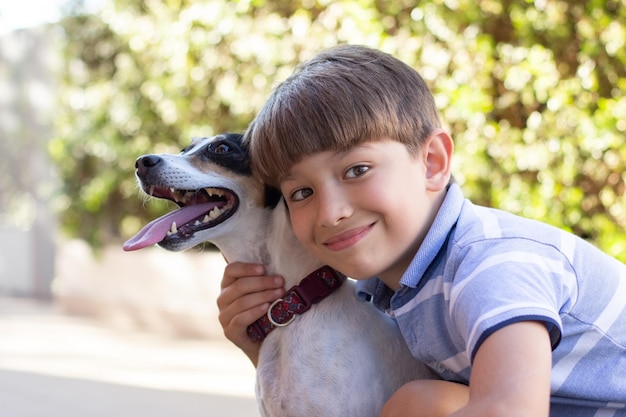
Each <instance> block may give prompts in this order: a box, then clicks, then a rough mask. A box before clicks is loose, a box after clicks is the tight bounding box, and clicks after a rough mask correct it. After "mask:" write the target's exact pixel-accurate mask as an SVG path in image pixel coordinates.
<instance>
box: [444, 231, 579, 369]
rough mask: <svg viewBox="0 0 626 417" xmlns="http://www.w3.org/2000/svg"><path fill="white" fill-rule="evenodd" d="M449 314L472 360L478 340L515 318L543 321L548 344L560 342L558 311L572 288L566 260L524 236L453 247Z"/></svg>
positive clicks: (518, 320)
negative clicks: (454, 253)
mask: <svg viewBox="0 0 626 417" xmlns="http://www.w3.org/2000/svg"><path fill="white" fill-rule="evenodd" d="M455 250H458V251H459V253H458V256H455V257H454V259H456V260H457V261H456V264H455V265H454V266H453V268H452V272H451V276H450V277H448V278H449V280H450V281H451V282H452V288H451V291H450V304H449V306H450V315H451V317H452V320H453V323H454V324H455V326H456V327H457V329H458V331H459V333H460V335H461V336H462V337H464V339H465V341H466V346H467V352H468V353H469V354H470V359H471V360H472V361H473V360H474V357H475V355H476V352H477V351H478V348H479V347H480V345H481V344H482V342H484V341H485V339H487V337H489V336H490V335H491V334H493V333H494V332H495V331H497V330H499V329H501V328H502V327H504V326H507V325H510V324H513V323H516V322H520V321H540V322H543V323H545V325H546V329H547V330H548V332H549V335H550V341H551V343H552V349H554V348H556V347H557V346H558V344H559V341H560V338H561V333H562V324H561V319H560V315H559V312H560V311H561V310H562V309H563V308H567V306H568V304H569V303H570V301H571V300H572V293H573V292H575V288H576V276H575V274H574V272H573V271H572V268H571V265H570V264H569V262H568V261H567V260H566V259H565V258H564V257H563V256H562V255H561V253H560V252H559V251H558V250H556V248H554V247H551V246H550V245H545V244H542V243H538V242H534V241H531V240H527V239H519V238H511V239H502V240H500V241H498V242H497V244H494V241H493V240H485V241H480V242H475V243H472V244H471V245H469V246H467V247H464V248H455Z"/></svg>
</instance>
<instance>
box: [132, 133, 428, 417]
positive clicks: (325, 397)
mask: <svg viewBox="0 0 626 417" xmlns="http://www.w3.org/2000/svg"><path fill="white" fill-rule="evenodd" d="M137 176H138V178H139V181H140V183H141V185H142V188H143V190H144V191H146V192H147V193H148V194H151V195H154V196H155V197H160V198H168V199H170V200H178V203H179V205H181V206H182V207H183V208H182V209H181V210H179V211H178V212H177V213H176V214H172V213H170V214H169V215H166V216H164V217H162V218H161V219H157V220H155V221H154V222H152V223H151V224H150V225H148V226H146V227H145V228H144V229H143V230H142V231H141V232H140V233H139V234H137V235H136V236H135V237H134V238H132V239H131V240H129V241H128V242H127V244H126V245H125V249H126V250H135V249H140V248H142V247H145V246H149V245H152V244H154V243H158V244H159V245H160V246H162V247H164V248H166V249H168V250H183V249H187V248H189V247H192V246H194V245H196V244H198V243H201V242H204V241H210V242H212V243H213V244H215V245H216V246H217V247H218V248H219V249H220V251H221V252H222V253H223V255H224V256H225V258H226V259H227V261H229V262H233V261H241V262H253V263H263V264H264V265H265V266H266V269H267V271H268V272H269V273H276V274H280V275H282V276H283V277H284V278H285V281H286V287H287V288H290V287H292V286H294V285H296V284H298V282H299V281H300V280H301V279H302V278H304V277H305V276H307V275H308V274H309V273H310V272H311V271H314V270H316V269H317V268H319V267H320V266H322V265H321V264H320V262H319V261H318V260H316V259H314V258H313V257H312V256H311V255H310V254H309V253H308V252H307V250H306V249H305V248H304V247H303V246H301V245H300V243H299V242H298V241H297V239H296V237H295V236H294V234H293V231H292V230H291V226H290V223H289V216H288V212H287V209H286V206H285V204H284V202H282V201H280V202H279V201H278V199H279V198H280V197H279V195H278V194H276V193H274V194H272V193H268V190H267V189H266V187H265V186H263V184H261V183H260V182H259V181H258V180H256V179H254V178H253V177H252V175H251V171H250V162H249V159H248V154H247V150H246V149H245V148H244V147H243V145H242V143H241V136H240V135H233V134H224V135H218V136H215V137H212V138H208V139H203V140H202V141H200V142H195V143H193V144H192V146H190V147H189V148H188V149H186V150H184V151H183V152H182V153H181V154H180V155H146V156H143V157H141V158H139V159H138V160H137ZM210 194H218V195H221V196H222V197H220V200H219V202H218V201H217V200H215V202H211V201H213V198H212V197H211V196H210ZM268 199H269V200H273V201H268ZM216 207H217V211H216V212H214V213H213V214H207V217H203V216H204V213H205V212H208V211H210V210H214V209H215V208H216ZM183 212H186V213H183ZM196 219H197V220H196ZM175 221H179V222H181V221H182V222H184V223H186V224H185V225H183V224H180V223H178V224H177V225H176V226H175V227H173V228H171V227H168V226H169V225H170V224H171V223H172V222H175ZM188 222H190V224H189V225H187V223H188ZM191 224H193V225H191ZM168 228H169V229H170V232H164V230H165V229H168ZM172 232H173V233H172ZM433 377H434V375H433V374H432V373H431V372H430V371H429V370H428V368H426V366H425V365H423V364H421V363H420V362H418V361H417V360H416V359H414V358H413V357H412V356H411V354H410V352H409V351H408V348H407V346H406V344H405V343H404V341H403V340H402V338H401V336H400V333H399V331H398V329H397V326H396V324H395V323H394V322H393V320H392V319H390V318H388V317H386V316H385V315H384V314H382V313H381V312H379V311H378V310H376V309H375V308H373V307H372V306H371V305H368V303H365V302H361V301H359V300H357V298H356V297H355V294H354V283H353V282H352V281H350V280H348V281H346V282H345V283H344V284H343V285H342V286H341V287H340V288H339V289H338V290H336V291H335V292H334V293H332V294H331V295H330V296H328V297H327V298H325V299H324V300H322V301H321V302H320V303H319V304H316V305H315V306H313V307H312V308H311V309H310V310H309V311H307V312H306V313H304V314H302V315H299V316H297V318H296V320H294V321H293V323H291V324H289V325H288V326H286V327H283V328H280V329H277V330H275V331H273V332H271V333H270V334H269V335H268V336H267V337H266V338H265V340H264V341H263V342H262V345H261V350H260V356H259V362H258V368H257V399H258V402H259V407H260V409H261V412H262V415H263V416H265V417H278V416H281V417H284V416H289V417H311V416H324V417H333V416H337V417H346V416H359V417H368V416H372V417H374V416H378V415H379V414H380V410H381V408H382V406H383V404H384V403H385V402H386V400H387V399H388V398H389V397H390V396H391V394H393V393H394V392H395V391H396V390H397V389H398V388H399V387H400V386H401V385H403V384H404V383H406V382H408V381H410V380H415V379H423V378H433Z"/></svg>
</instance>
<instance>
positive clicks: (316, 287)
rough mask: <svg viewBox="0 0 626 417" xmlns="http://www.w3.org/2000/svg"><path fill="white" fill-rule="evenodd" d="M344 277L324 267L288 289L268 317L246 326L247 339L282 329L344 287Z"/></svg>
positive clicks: (270, 310)
mask: <svg viewBox="0 0 626 417" xmlns="http://www.w3.org/2000/svg"><path fill="white" fill-rule="evenodd" d="M345 280H346V277H345V276H343V275H341V274H340V273H338V272H337V271H335V270H334V269H332V268H331V267H329V266H323V267H321V268H320V269H318V270H316V271H313V272H312V273H311V274H309V275H307V276H306V277H305V278H304V279H302V281H300V283H299V284H298V285H294V286H293V287H291V288H290V289H289V290H288V291H287V294H286V295H285V296H284V297H283V298H279V299H278V300H276V301H274V302H273V303H272V305H270V308H269V309H268V310H267V314H265V315H264V316H263V317H261V318H260V319H258V320H257V321H255V322H254V323H252V324H251V325H250V326H248V330H247V331H248V336H249V337H250V339H252V340H253V341H255V342H262V341H263V339H265V337H266V336H267V335H268V334H269V333H270V332H271V331H272V330H274V329H275V328H276V327H284V326H287V325H288V324H290V323H291V322H292V321H294V319H295V318H296V314H302V313H304V312H305V311H307V310H308V309H310V308H311V306H312V305H313V304H315V303H319V302H320V301H322V300H323V299H324V298H326V297H328V296H329V295H330V294H332V293H333V291H335V290H336V289H337V288H339V287H340V286H341V284H343V282H344V281H345Z"/></svg>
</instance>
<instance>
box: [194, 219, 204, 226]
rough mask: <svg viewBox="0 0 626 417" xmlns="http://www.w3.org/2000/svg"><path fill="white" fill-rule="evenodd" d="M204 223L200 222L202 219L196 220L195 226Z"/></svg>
mask: <svg viewBox="0 0 626 417" xmlns="http://www.w3.org/2000/svg"><path fill="white" fill-rule="evenodd" d="M201 224H202V223H200V220H196V222H195V223H194V224H193V225H194V226H200V225H201Z"/></svg>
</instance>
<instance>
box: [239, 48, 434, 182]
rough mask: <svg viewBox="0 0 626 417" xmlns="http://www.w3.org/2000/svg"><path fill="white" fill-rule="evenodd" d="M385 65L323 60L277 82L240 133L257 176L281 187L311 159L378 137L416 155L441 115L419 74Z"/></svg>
mask: <svg viewBox="0 0 626 417" xmlns="http://www.w3.org/2000/svg"><path fill="white" fill-rule="evenodd" d="M361 58H362V57H361ZM386 59H387V58H386V56H384V57H382V58H381V57H380V56H376V57H373V58H372V59H368V60H366V61H364V60H363V59H361V60H360V61H358V62H356V61H355V60H354V59H351V57H347V58H345V57H344V59H338V58H337V57H334V56H331V57H329V56H325V55H324V54H321V55H320V56H319V57H318V58H317V59H314V60H312V61H311V62H309V63H307V64H305V65H304V66H303V67H301V68H299V71H298V70H297V71H296V72H295V73H294V74H293V75H292V76H291V77H289V78H288V79H287V80H285V81H284V82H283V83H281V84H280V85H279V86H278V87H277V88H276V89H275V90H274V91H273V92H272V94H271V96H270V98H269V99H268V101H267V102H266V103H265V105H264V106H263V108H262V109H261V111H260V112H259V114H258V115H257V117H256V119H255V120H254V121H253V122H252V124H251V125H250V127H249V129H248V131H247V132H246V134H245V138H244V140H245V142H246V143H247V144H249V146H250V153H251V157H252V167H253V170H254V172H255V174H256V175H259V177H260V178H261V179H262V180H263V181H264V182H265V183H267V184H269V185H272V186H278V185H279V183H280V181H281V179H282V178H284V177H285V176H286V175H287V174H288V173H289V171H290V170H291V167H292V166H293V165H294V164H295V163H298V162H300V161H301V160H302V159H303V158H305V157H307V156H309V155H312V154H315V153H319V152H323V151H345V150H348V149H351V148H353V147H355V146H358V145H360V144H362V143H365V142H371V141H379V140H382V139H392V140H396V141H399V142H401V143H403V144H405V145H406V146H407V148H408V149H409V152H411V153H416V152H417V151H418V150H419V147H420V144H421V143H422V141H423V140H425V138H426V137H427V136H428V134H429V133H430V132H431V131H432V129H434V128H435V127H437V125H438V124H439V119H438V114H437V111H436V109H435V107H434V103H432V105H430V106H429V105H428V104H426V105H425V104H424V102H426V103H429V101H428V100H424V98H425V96H424V94H425V93H424V91H425V92H426V93H428V94H429V91H428V89H427V87H425V85H424V84H423V80H421V78H420V77H419V75H417V73H416V72H415V71H413V70H412V69H410V68H409V67H407V66H405V65H401V66H400V68H397V67H392V66H393V65H395V63H396V62H397V61H393V62H387V61H386ZM416 76H417V78H416ZM416 81H417V82H416ZM426 98H428V97H426ZM430 101H431V102H432V97H431V99H430ZM424 113H426V114H429V117H427V118H426V119H427V122H423V120H424V119H425V118H424V117H423V114H424Z"/></svg>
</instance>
